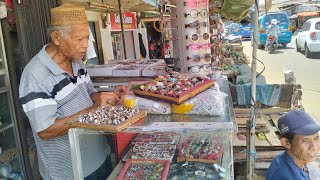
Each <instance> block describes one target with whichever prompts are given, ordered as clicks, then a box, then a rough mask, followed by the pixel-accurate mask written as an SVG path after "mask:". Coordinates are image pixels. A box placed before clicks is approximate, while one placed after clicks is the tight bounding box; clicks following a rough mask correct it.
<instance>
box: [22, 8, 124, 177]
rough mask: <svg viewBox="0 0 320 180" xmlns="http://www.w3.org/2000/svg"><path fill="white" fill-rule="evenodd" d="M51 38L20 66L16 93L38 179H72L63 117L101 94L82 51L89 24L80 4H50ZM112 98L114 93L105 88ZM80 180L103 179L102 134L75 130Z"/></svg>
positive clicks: (105, 153)
mask: <svg viewBox="0 0 320 180" xmlns="http://www.w3.org/2000/svg"><path fill="white" fill-rule="evenodd" d="M49 35H50V38H51V42H50V43H49V44H47V45H44V46H43V48H42V49H41V50H40V52H39V53H38V54H37V55H36V56H34V57H33V58H32V59H31V61H30V62H29V63H28V64H27V66H26V67H25V69H24V71H23V74H22V77H21V81H20V87H19V96H20V100H21V103H22V106H23V110H24V112H25V113H26V115H27V117H28V119H29V121H30V125H31V128H32V132H33V136H34V139H35V143H36V147H37V153H38V154H37V155H38V162H39V171H40V174H41V177H42V178H43V179H44V180H61V179H63V180H72V179H74V178H73V171H72V163H71V152H70V142H69V138H68V135H67V133H68V130H69V126H68V125H66V123H68V122H70V121H72V120H73V119H75V118H77V117H78V116H79V115H81V114H83V113H86V112H88V111H90V110H92V109H94V108H96V107H98V106H100V104H101V103H103V101H104V100H105V99H102V98H101V97H102V96H101V94H100V93H96V92H95V90H94V87H93V83H92V81H91V79H90V77H89V74H88V73H87V72H86V69H85V66H84V64H83V61H82V59H83V57H84V56H85V54H86V51H87V48H88V38H89V24H88V20H87V17H86V14H85V8H84V7H81V6H74V5H71V4H64V5H62V6H60V7H57V8H53V9H51V27H50V28H49ZM104 97H106V98H107V99H109V100H108V102H109V101H110V102H111V101H112V102H116V101H117V100H119V97H118V95H117V94H116V93H113V92H110V93H105V94H104ZM79 152H81V158H82V159H81V160H82V167H83V169H82V173H83V177H85V180H89V179H95V180H100V179H104V180H105V179H106V178H107V177H108V174H109V173H110V172H111V171H112V169H111V168H112V167H111V165H110V147H109V145H108V143H107V142H106V139H105V137H104V136H103V135H100V134H95V135H85V136H81V141H80V149H79Z"/></svg>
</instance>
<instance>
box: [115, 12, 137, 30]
mask: <svg viewBox="0 0 320 180" xmlns="http://www.w3.org/2000/svg"><path fill="white" fill-rule="evenodd" d="M122 14H123V16H122V17H123V28H124V29H137V22H136V13H132V12H123V13H122ZM110 20H111V30H121V23H120V16H119V14H114V13H110Z"/></svg>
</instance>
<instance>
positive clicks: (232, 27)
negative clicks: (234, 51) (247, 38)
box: [225, 23, 241, 36]
mask: <svg viewBox="0 0 320 180" xmlns="http://www.w3.org/2000/svg"><path fill="white" fill-rule="evenodd" d="M225 31H226V33H227V35H234V36H240V35H241V32H240V24H238V23H231V24H229V25H227V26H225Z"/></svg>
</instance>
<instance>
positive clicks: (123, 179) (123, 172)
mask: <svg viewBox="0 0 320 180" xmlns="http://www.w3.org/2000/svg"><path fill="white" fill-rule="evenodd" d="M137 163H140V164H143V163H147V164H150V165H152V164H161V165H162V167H164V168H163V170H162V173H161V177H159V178H157V180H166V179H167V176H168V173H169V168H170V161H165V160H133V159H129V160H127V161H126V164H125V165H124V167H123V169H122V170H121V172H120V174H119V176H118V178H117V180H127V179H126V174H127V172H128V170H129V168H130V167H131V166H132V165H133V164H137ZM139 171H143V170H138V171H136V172H135V173H139ZM135 178H136V179H137V180H143V179H146V178H147V177H141V179H139V177H137V176H135ZM128 179H129V178H128Z"/></svg>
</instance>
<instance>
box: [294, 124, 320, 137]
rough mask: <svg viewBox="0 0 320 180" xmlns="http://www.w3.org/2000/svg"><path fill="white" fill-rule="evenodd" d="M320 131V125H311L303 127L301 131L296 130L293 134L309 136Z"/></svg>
mask: <svg viewBox="0 0 320 180" xmlns="http://www.w3.org/2000/svg"><path fill="white" fill-rule="evenodd" d="M319 131H320V126H319V125H317V124H309V125H306V126H303V127H301V128H299V129H296V130H294V131H293V132H294V133H296V134H301V135H304V136H309V135H312V134H315V133H317V132H319Z"/></svg>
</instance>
